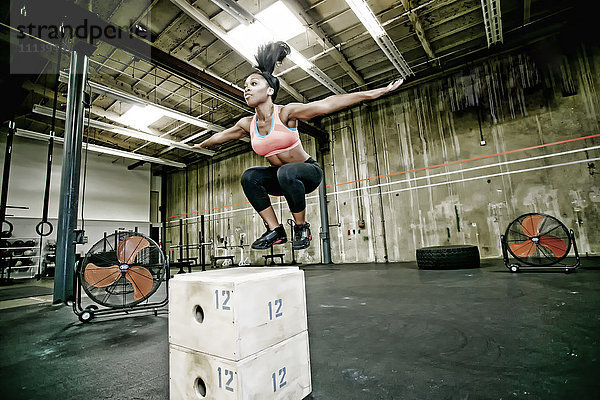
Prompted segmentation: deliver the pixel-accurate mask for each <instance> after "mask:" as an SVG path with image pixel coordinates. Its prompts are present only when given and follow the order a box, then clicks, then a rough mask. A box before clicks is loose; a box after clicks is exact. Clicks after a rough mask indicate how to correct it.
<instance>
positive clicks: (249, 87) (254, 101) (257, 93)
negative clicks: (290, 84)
mask: <svg viewBox="0 0 600 400" xmlns="http://www.w3.org/2000/svg"><path fill="white" fill-rule="evenodd" d="M272 94H273V88H272V87H271V86H269V84H268V83H267V80H266V79H265V78H263V76H262V75H260V74H252V75H250V76H249V77H248V78H246V82H245V83H244V99H245V100H246V104H248V105H249V106H250V107H256V106H258V105H259V104H261V103H264V102H265V101H267V100H268V99H269V97H270V96H271V95H272Z"/></svg>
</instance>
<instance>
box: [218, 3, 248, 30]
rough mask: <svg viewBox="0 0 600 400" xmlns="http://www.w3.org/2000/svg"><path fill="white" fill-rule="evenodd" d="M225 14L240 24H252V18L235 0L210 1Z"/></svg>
mask: <svg viewBox="0 0 600 400" xmlns="http://www.w3.org/2000/svg"><path fill="white" fill-rule="evenodd" d="M211 1H212V2H213V3H215V4H216V5H218V6H219V7H221V9H223V10H224V11H225V12H227V13H228V14H229V15H231V16H232V17H233V18H235V19H237V20H238V21H239V22H240V23H241V24H244V25H248V24H250V23H252V22H254V16H253V15H252V14H250V13H249V12H248V11H246V9H245V8H244V7H242V6H240V5H239V4H238V3H236V2H235V0H211Z"/></svg>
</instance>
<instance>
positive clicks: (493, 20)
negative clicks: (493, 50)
mask: <svg viewBox="0 0 600 400" xmlns="http://www.w3.org/2000/svg"><path fill="white" fill-rule="evenodd" d="M481 10H482V12H483V24H484V25H485V35H486V37H487V43H488V47H491V46H492V45H493V44H496V43H502V41H503V38H502V11H501V10H500V0H481Z"/></svg>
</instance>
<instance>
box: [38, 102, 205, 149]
mask: <svg viewBox="0 0 600 400" xmlns="http://www.w3.org/2000/svg"><path fill="white" fill-rule="evenodd" d="M33 112H34V113H36V114H40V115H45V116H47V117H51V116H52V109H51V108H49V107H44V106H40V105H38V104H36V105H34V106H33ZM56 118H58V119H62V120H64V119H65V118H66V114H65V112H63V111H56ZM90 126H91V127H92V128H97V129H102V130H105V131H109V132H115V133H118V134H121V135H125V136H131V137H134V138H137V139H140V140H145V141H148V142H153V143H158V144H162V145H163V146H172V147H175V148H177V149H181V150H187V151H191V152H194V153H199V154H203V155H207V156H213V155H214V154H215V152H214V151H212V150H206V149H193V148H192V147H191V146H189V145H187V144H183V143H179V142H176V141H174V140H171V139H165V138H162V137H159V136H154V135H150V134H148V133H145V132H142V131H138V130H136V129H131V128H124V127H121V126H116V125H112V124H108V123H106V122H102V121H96V120H93V119H91V120H90Z"/></svg>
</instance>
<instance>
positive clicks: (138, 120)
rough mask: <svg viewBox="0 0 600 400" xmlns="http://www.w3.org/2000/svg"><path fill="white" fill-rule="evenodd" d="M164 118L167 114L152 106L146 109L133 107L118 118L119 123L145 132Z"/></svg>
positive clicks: (145, 107)
mask: <svg viewBox="0 0 600 400" xmlns="http://www.w3.org/2000/svg"><path fill="white" fill-rule="evenodd" d="M164 116H165V114H164V113H163V112H162V110H160V109H159V108H157V107H154V106H151V105H147V106H144V107H140V106H137V105H133V106H131V108H129V110H127V111H125V112H124V113H123V115H121V116H120V117H119V118H117V122H120V123H121V124H123V125H127V126H130V127H132V128H135V129H139V130H141V131H144V130H146V129H147V128H148V127H149V126H150V125H152V124H153V123H155V122H156V121H158V120H159V119H161V118H162V117H164Z"/></svg>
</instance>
